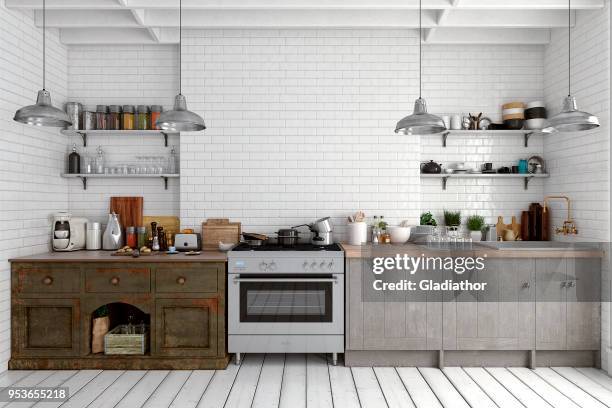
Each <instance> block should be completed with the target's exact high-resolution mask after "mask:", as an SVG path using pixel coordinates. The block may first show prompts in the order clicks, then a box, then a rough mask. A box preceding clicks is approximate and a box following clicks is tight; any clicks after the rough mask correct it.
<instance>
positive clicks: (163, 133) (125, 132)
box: [60, 129, 179, 147]
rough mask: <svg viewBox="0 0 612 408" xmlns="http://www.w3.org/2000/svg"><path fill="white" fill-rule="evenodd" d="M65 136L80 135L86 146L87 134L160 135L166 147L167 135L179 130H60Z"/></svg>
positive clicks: (175, 133) (176, 133)
mask: <svg viewBox="0 0 612 408" xmlns="http://www.w3.org/2000/svg"><path fill="white" fill-rule="evenodd" d="M60 132H61V133H62V134H63V135H67V136H81V138H82V139H83V146H87V136H89V135H91V136H109V135H117V136H143V135H160V136H163V138H164V146H166V147H168V136H169V135H178V134H179V132H166V131H163V130H67V129H63V130H61V131H60Z"/></svg>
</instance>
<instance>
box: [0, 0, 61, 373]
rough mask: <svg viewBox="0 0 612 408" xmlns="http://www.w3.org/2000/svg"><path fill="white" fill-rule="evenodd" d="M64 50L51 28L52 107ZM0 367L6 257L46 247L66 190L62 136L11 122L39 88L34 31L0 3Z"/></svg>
mask: <svg viewBox="0 0 612 408" xmlns="http://www.w3.org/2000/svg"><path fill="white" fill-rule="evenodd" d="M66 54H67V52H66V48H65V47H64V46H63V45H61V44H60V43H59V41H58V33H57V31H56V30H49V31H48V37H47V89H48V90H49V91H51V96H52V98H53V103H54V104H55V106H56V107H61V106H63V103H64V101H65V100H66V94H67V89H66V88H67V70H66V61H67V57H66ZM0 70H1V71H2V75H0V123H1V126H2V133H1V134H0V158H1V160H0V175H1V176H0V223H1V224H2V231H3V233H2V235H1V236H0V372H1V371H4V370H5V369H6V367H7V361H8V359H9V357H10V267H9V263H8V262H7V260H8V259H9V258H13V257H17V256H22V255H29V254H33V253H40V252H46V251H47V250H48V246H49V236H50V233H49V231H50V228H51V227H50V219H49V215H50V214H51V213H53V212H57V211H65V210H66V209H67V206H68V195H67V193H68V189H67V187H66V183H65V182H64V180H62V179H61V178H60V177H59V173H60V171H61V168H62V166H63V165H64V162H63V155H62V153H63V152H64V150H65V146H66V139H65V138H64V137H63V136H61V135H60V134H59V132H58V131H57V130H56V129H53V128H35V127H30V126H26V125H21V124H19V123H17V122H14V121H13V115H14V114H15V111H16V110H17V109H18V108H20V107H22V106H25V105H31V104H33V103H34V102H35V100H36V92H37V91H38V90H39V89H41V88H42V41H41V30H40V29H38V28H36V27H35V26H34V22H33V16H32V14H31V13H22V12H17V11H10V10H7V9H6V8H5V7H4V2H3V1H0Z"/></svg>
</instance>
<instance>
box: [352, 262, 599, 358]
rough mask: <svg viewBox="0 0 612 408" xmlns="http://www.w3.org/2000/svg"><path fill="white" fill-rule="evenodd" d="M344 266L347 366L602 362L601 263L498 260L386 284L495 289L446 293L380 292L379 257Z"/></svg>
mask: <svg viewBox="0 0 612 408" xmlns="http://www.w3.org/2000/svg"><path fill="white" fill-rule="evenodd" d="M346 264H347V272H346V275H347V277H348V278H347V279H348V282H347V287H346V295H347V296H346V297H347V306H346V313H347V316H346V353H345V363H346V364H347V365H349V366H361V365H366V366H367V365H408V366H440V367H443V366H445V365H447V366H456V365H474V364H475V365H478V366H483V365H493V366H498V365H499V366H531V367H536V366H550V365H577V366H580V365H586V366H597V365H598V364H599V350H600V294H601V285H600V283H599V282H600V274H601V259H600V258H571V257H567V258H497V259H489V260H488V261H487V262H486V267H485V269H484V270H482V271H478V272H475V273H472V274H468V273H466V274H464V275H461V276H459V275H456V276H453V275H454V273H453V272H452V271H428V272H427V274H423V275H419V276H417V277H416V278H415V277H411V276H409V275H408V274H407V273H406V272H405V271H404V272H393V273H396V274H397V276H387V277H386V279H385V280H388V281H389V282H396V281H399V280H400V279H408V280H416V281H420V280H421V279H433V280H447V279H451V280H454V281H461V280H469V281H472V282H486V283H487V286H486V289H485V290H484V291H482V292H478V293H476V292H450V293H448V292H445V294H440V293H439V292H430V293H424V292H422V291H421V292H415V293H410V292H400V293H389V292H388V291H387V292H373V291H371V290H369V288H370V287H371V286H372V283H373V280H374V279H380V277H377V276H375V275H373V274H372V272H371V271H372V263H371V261H370V260H366V259H347V261H346ZM388 273H389V272H385V275H386V274H388ZM402 274H403V275H402Z"/></svg>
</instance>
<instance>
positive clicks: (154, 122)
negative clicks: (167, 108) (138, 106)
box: [151, 105, 162, 129]
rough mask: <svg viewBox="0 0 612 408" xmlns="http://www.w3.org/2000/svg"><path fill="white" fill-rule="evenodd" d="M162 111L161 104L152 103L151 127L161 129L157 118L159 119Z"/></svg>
mask: <svg viewBox="0 0 612 408" xmlns="http://www.w3.org/2000/svg"><path fill="white" fill-rule="evenodd" d="M161 113H162V107H161V105H151V129H159V126H157V119H159V115H160V114H161Z"/></svg>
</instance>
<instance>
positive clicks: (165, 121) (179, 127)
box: [155, 94, 206, 132]
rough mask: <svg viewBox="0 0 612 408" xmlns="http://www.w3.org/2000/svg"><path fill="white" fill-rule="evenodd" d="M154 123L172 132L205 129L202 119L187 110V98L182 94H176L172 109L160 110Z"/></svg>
mask: <svg viewBox="0 0 612 408" xmlns="http://www.w3.org/2000/svg"><path fill="white" fill-rule="evenodd" d="M155 124H156V125H157V126H158V127H159V128H160V129H162V130H169V131H173V132H197V131H200V130H204V129H206V126H205V125H204V119H202V117H201V116H200V115H198V114H196V113H193V112H191V111H189V110H187V100H186V99H185V96H183V95H182V94H178V95H176V98H175V99H174V109H173V110H171V111H166V112H162V113H161V114H160V115H159V118H158V119H157V122H155Z"/></svg>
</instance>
